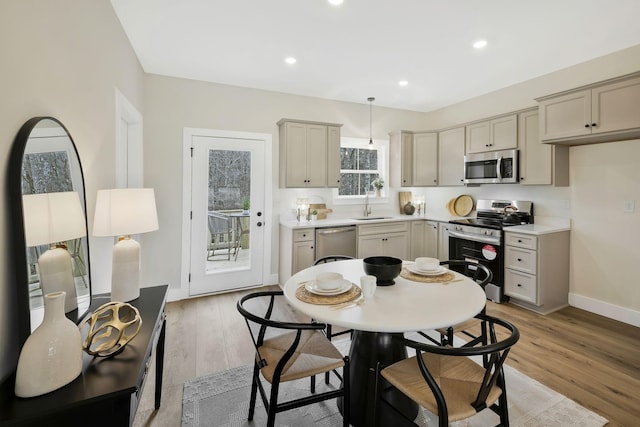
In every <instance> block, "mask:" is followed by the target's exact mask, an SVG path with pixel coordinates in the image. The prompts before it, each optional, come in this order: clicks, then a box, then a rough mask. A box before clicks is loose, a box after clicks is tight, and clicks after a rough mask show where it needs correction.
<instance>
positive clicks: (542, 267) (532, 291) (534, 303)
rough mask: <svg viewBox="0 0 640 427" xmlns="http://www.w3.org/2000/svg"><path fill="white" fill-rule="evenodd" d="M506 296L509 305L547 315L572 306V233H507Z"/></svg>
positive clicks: (505, 261) (505, 260)
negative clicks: (570, 291)
mask: <svg viewBox="0 0 640 427" xmlns="http://www.w3.org/2000/svg"><path fill="white" fill-rule="evenodd" d="M504 266H505V271H504V277H505V283H504V286H505V288H504V293H505V295H508V296H509V298H510V302H511V303H513V304H516V305H519V306H522V307H524V308H528V309H530V310H533V311H536V312H538V313H542V314H547V313H551V312H553V311H556V310H559V309H561V308H563V307H566V306H567V305H569V232H568V231H562V232H557V233H549V234H541V235H530V234H521V233H516V232H509V231H507V232H505V258H504Z"/></svg>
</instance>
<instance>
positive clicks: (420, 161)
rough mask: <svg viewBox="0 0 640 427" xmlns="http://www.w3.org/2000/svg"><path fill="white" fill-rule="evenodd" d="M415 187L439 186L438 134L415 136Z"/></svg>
mask: <svg viewBox="0 0 640 427" xmlns="http://www.w3.org/2000/svg"><path fill="white" fill-rule="evenodd" d="M412 177H413V185H414V186H434V185H438V134H437V133H433V132H431V133H415V134H413V175H412Z"/></svg>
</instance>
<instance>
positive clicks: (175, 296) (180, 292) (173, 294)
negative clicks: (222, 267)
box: [167, 274, 278, 302]
mask: <svg viewBox="0 0 640 427" xmlns="http://www.w3.org/2000/svg"><path fill="white" fill-rule="evenodd" d="M264 281H265V283H264V285H256V286H252V287H259V286H265V285H277V284H278V275H277V274H269V275H267V276H266V277H265V278H264ZM225 292H233V289H231V290H228V291H222V292H212V293H211V294H208V295H214V294H216V293H225ZM204 295H205V294H203V295H195V296H191V295H189V288H188V287H181V288H169V293H168V294H167V302H173V301H180V300H183V299H189V298H197V297H201V296H204Z"/></svg>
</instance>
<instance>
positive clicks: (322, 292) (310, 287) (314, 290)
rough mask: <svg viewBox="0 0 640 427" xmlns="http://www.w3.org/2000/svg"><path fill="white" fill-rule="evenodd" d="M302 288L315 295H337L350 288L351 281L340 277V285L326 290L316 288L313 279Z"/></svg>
mask: <svg viewBox="0 0 640 427" xmlns="http://www.w3.org/2000/svg"><path fill="white" fill-rule="evenodd" d="M304 288H305V289H306V290H308V291H309V292H311V293H312V294H316V295H339V294H341V293H343V292H346V291H348V290H349V289H351V282H350V281H348V280H347V279H342V285H341V286H340V287H338V289H332V290H330V291H326V290H324V289H318V288H317V287H316V282H315V281H311V282H309V283H307V284H305V285H304Z"/></svg>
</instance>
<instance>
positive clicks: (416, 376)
mask: <svg viewBox="0 0 640 427" xmlns="http://www.w3.org/2000/svg"><path fill="white" fill-rule="evenodd" d="M476 317H477V318H478V319H479V320H481V321H482V322H484V323H485V324H486V325H487V329H488V336H489V343H487V344H482V345H477V346H475V347H451V346H441V345H437V344H436V345H432V344H429V343H424V342H419V341H414V340H411V339H407V338H403V339H402V340H403V343H404V344H405V345H406V346H407V347H409V348H412V349H414V350H415V354H416V355H415V356H414V357H411V358H408V359H404V360H401V361H399V362H396V363H394V364H393V365H391V366H389V367H386V368H384V369H381V367H380V366H378V367H377V368H376V397H377V399H376V404H375V407H374V417H375V416H376V415H377V411H378V408H379V405H381V404H384V405H389V406H390V407H392V408H393V409H396V408H394V406H393V402H389V401H387V400H386V399H385V392H386V391H387V390H388V389H389V388H391V387H395V388H396V389H397V390H399V391H401V392H402V393H403V394H405V395H406V396H407V397H409V398H410V399H411V400H413V401H414V402H416V403H417V404H418V405H420V406H422V407H424V408H426V409H427V410H429V411H430V412H432V413H434V414H437V415H438V425H439V426H440V427H445V426H448V425H449V423H450V422H453V421H458V420H464V419H466V418H469V417H471V416H473V415H475V414H477V413H478V412H480V411H482V410H484V409H486V408H490V409H491V410H492V411H494V412H495V413H496V414H498V415H499V417H500V424H499V425H500V426H509V409H508V404H507V389H506V384H505V379H504V371H503V364H504V361H505V360H506V358H507V355H508V354H509V350H510V349H511V347H512V346H513V345H514V344H515V343H516V342H517V341H518V339H519V338H520V333H519V332H518V329H517V328H516V327H515V326H514V325H512V324H511V323H509V322H507V321H504V320H501V319H498V318H495V317H491V316H487V315H485V314H478V315H477V316H476ZM496 326H497V328H496ZM496 329H497V332H496ZM469 356H482V357H483V359H485V360H486V362H485V363H484V364H480V363H477V362H475V361H474V360H472V359H471V358H470V357H469ZM382 379H384V380H385V381H386V382H387V383H388V385H386V383H385V382H384V381H382ZM383 387H384V388H383ZM396 411H397V410H396ZM397 412H398V413H399V414H401V415H402V413H401V412H400V411H397ZM409 421H413V420H409Z"/></svg>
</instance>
